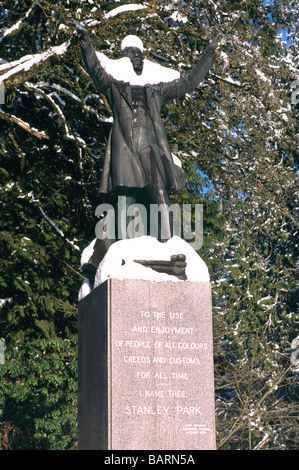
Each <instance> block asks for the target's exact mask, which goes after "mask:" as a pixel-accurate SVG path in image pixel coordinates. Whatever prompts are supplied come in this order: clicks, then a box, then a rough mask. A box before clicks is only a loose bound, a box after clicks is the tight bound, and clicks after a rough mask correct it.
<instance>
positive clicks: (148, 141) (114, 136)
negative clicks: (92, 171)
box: [73, 23, 223, 241]
mask: <svg viewBox="0 0 299 470" xmlns="http://www.w3.org/2000/svg"><path fill="white" fill-rule="evenodd" d="M73 24H75V26H76V28H77V32H78V35H79V37H80V45H81V50H82V54H83V59H84V62H85V66H86V69H87V71H88V73H89V75H90V76H91V78H92V79H93V81H94V83H95V85H96V88H97V89H98V91H99V92H100V93H101V94H104V95H105V96H106V98H107V101H108V103H109V105H110V108H111V110H112V112H113V119H114V122H113V126H112V129H111V132H110V135H109V140H108V145H107V149H106V154H105V160H104V165H103V169H102V175H101V182H100V187H99V193H101V194H103V195H109V196H113V195H114V197H115V196H116V197H117V195H125V196H126V197H127V199H128V200H127V205H129V204H132V203H136V202H137V203H141V204H145V205H146V206H149V205H150V204H158V205H161V204H165V205H169V194H170V193H173V192H178V191H180V190H182V189H183V187H184V185H185V176H184V172H183V170H182V168H181V167H180V166H179V165H177V164H175V162H174V159H173V156H172V154H171V151H170V148H169V145H168V141H167V136H166V131H165V127H164V124H163V121H162V118H161V108H162V106H163V105H164V104H165V103H167V102H168V101H170V100H174V99H175V98H179V97H182V96H183V95H185V94H186V93H188V92H191V91H192V90H193V89H194V88H195V87H196V86H197V85H198V84H199V83H200V82H201V81H202V80H203V79H204V78H205V76H206V75H207V73H208V71H209V70H210V68H211V66H212V64H213V62H214V59H215V50H216V48H217V46H218V44H219V42H220V41H221V38H222V37H223V35H222V34H221V33H219V34H217V35H216V37H215V39H214V40H213V41H212V42H211V43H210V44H209V45H208V46H207V47H206V48H205V50H204V52H203V54H202V55H201V57H200V59H199V61H198V63H197V64H196V65H195V66H194V67H193V69H192V70H191V71H190V72H189V73H187V74H186V75H185V76H184V77H180V74H179V72H177V71H174V70H171V69H169V68H166V67H162V66H160V65H158V64H155V63H153V62H151V61H149V60H146V59H144V57H143V44H142V41H141V39H140V38H138V37H137V36H134V35H129V36H127V37H125V38H124V40H123V41H122V44H121V49H122V58H121V59H119V60H112V59H109V58H107V57H106V56H105V55H104V54H101V53H99V52H96V50H95V48H94V46H93V44H92V41H91V39H90V37H89V34H88V32H87V31H86V29H84V28H83V27H82V26H81V25H79V24H78V23H73ZM170 237H171V223H169V236H168V239H169V238H170ZM161 241H162V240H161Z"/></svg>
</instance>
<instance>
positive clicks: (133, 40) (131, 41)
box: [121, 34, 143, 52]
mask: <svg viewBox="0 0 299 470" xmlns="http://www.w3.org/2000/svg"><path fill="white" fill-rule="evenodd" d="M127 47H136V48H137V49H140V50H141V52H143V43H142V41H141V39H140V38H139V37H138V36H134V35H133V34H130V35H129V36H126V37H125V38H124V39H123V40H122V43H121V50H122V51H124V50H125V49H126V48H127Z"/></svg>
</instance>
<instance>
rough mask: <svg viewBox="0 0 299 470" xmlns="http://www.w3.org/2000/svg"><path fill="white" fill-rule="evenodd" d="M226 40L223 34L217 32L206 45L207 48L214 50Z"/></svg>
mask: <svg viewBox="0 0 299 470" xmlns="http://www.w3.org/2000/svg"><path fill="white" fill-rule="evenodd" d="M226 41H227V38H226V36H224V34H222V33H219V32H218V33H217V34H216V36H215V37H214V39H213V41H212V42H210V44H209V45H208V48H209V49H212V50H213V51H215V50H216V49H217V47H218V46H222V45H223V44H225V43H226Z"/></svg>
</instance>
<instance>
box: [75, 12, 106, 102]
mask: <svg viewBox="0 0 299 470" xmlns="http://www.w3.org/2000/svg"><path fill="white" fill-rule="evenodd" d="M71 25H72V26H75V28H76V31H77V34H78V36H79V39H80V46H81V51H82V55H83V60H84V63H85V66H86V69H87V72H88V74H89V75H90V76H91V78H92V79H93V81H94V83H95V85H96V87H97V89H98V90H99V91H100V92H101V93H105V92H106V90H107V89H108V88H109V86H110V80H111V77H110V76H109V75H108V74H107V73H106V72H105V70H104V69H103V67H102V65H101V63H100V61H99V59H98V57H97V54H96V51H95V48H94V46H93V44H92V41H91V39H90V37H89V34H88V31H87V30H86V29H85V28H84V27H83V26H82V25H80V24H79V23H77V22H75V21H73V22H72V23H71Z"/></svg>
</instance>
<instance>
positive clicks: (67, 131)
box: [25, 82, 86, 147]
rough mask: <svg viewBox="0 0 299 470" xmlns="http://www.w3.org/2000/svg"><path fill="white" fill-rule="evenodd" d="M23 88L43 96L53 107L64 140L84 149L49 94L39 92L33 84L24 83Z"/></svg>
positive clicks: (80, 140) (82, 142) (80, 139)
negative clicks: (63, 132) (62, 130)
mask: <svg viewBox="0 0 299 470" xmlns="http://www.w3.org/2000/svg"><path fill="white" fill-rule="evenodd" d="M25 86H26V88H27V89H28V90H31V91H35V92H37V93H39V94H40V95H41V96H43V97H44V98H45V99H46V100H47V101H48V102H49V103H50V104H51V105H52V106H53V108H54V109H55V111H56V114H57V116H58V118H59V120H60V122H61V123H62V125H63V127H64V131H65V138H66V139H69V140H73V141H76V142H77V143H78V144H79V145H80V146H83V147H85V146H86V144H85V142H84V140H83V139H82V138H81V137H79V136H76V135H73V134H71V132H70V128H69V124H68V122H67V120H66V118H65V116H64V114H63V112H62V110H61V108H60V107H59V106H58V104H57V103H55V101H54V99H53V98H52V97H51V96H50V95H49V94H47V93H45V92H44V91H43V90H41V89H40V88H39V87H38V86H36V85H34V84H33V83H29V82H26V83H25Z"/></svg>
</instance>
